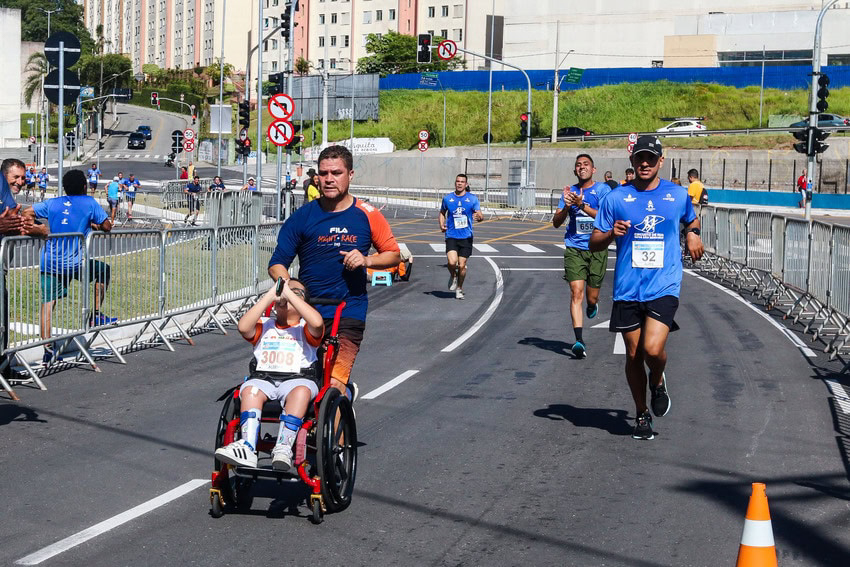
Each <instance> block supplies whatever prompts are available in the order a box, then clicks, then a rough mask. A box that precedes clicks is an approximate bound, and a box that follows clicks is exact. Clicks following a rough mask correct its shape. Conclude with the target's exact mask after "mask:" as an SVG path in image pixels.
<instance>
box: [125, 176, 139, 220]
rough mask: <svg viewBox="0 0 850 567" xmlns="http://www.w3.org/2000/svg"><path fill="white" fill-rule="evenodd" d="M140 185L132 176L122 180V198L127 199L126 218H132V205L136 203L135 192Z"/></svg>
mask: <svg viewBox="0 0 850 567" xmlns="http://www.w3.org/2000/svg"><path fill="white" fill-rule="evenodd" d="M141 186H142V184H141V183H139V180H138V179H136V176H135V175H134V174H132V173H131V174H130V177H128V178H127V179H125V180H124V187H125V189H124V197H126V198H127V218H128V219H131V218H133V203H135V202H136V190H137V189H138V188H139V187H141Z"/></svg>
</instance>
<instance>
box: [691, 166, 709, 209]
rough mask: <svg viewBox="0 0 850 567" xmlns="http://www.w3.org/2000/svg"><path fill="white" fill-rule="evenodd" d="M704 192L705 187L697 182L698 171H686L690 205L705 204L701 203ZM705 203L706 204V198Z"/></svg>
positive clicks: (700, 182)
mask: <svg viewBox="0 0 850 567" xmlns="http://www.w3.org/2000/svg"><path fill="white" fill-rule="evenodd" d="M705 192H706V191H705V186H704V185H703V184H702V181H700V180H699V171H697V170H696V169H691V170H690V171H688V195H689V196H690V197H691V203H693V204H694V205H699V204H705V203H702V201H703V194H704V193H705ZM705 202H706V203H707V202H708V197H707V196H706V199H705Z"/></svg>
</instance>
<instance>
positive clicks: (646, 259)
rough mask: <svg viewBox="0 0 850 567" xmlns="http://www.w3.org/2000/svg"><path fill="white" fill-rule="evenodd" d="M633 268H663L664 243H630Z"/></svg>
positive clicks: (659, 241) (657, 241) (661, 241)
mask: <svg viewBox="0 0 850 567" xmlns="http://www.w3.org/2000/svg"><path fill="white" fill-rule="evenodd" d="M632 267H633V268H663V267H664V241H663V240H654V241H649V242H638V241H632Z"/></svg>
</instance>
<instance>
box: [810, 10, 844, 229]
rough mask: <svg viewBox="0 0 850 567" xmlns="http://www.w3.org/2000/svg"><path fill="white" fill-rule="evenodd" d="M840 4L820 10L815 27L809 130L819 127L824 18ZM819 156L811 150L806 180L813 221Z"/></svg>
mask: <svg viewBox="0 0 850 567" xmlns="http://www.w3.org/2000/svg"><path fill="white" fill-rule="evenodd" d="M836 2H838V0H830V2H829V3H827V4H826V5H825V6H824V7H823V8H821V10H820V14H818V21H817V24H816V25H815V43H814V49H812V94H811V97H810V98H809V102H810V105H809V128H812V129H813V128H816V127H817V125H818V107H817V101H818V95H817V92H818V78H820V74H821V73H820V51H821V31H822V28H823V17H824V16H825V15H826V11H827V10H829V9H830V8H832V6H833V5H834V4H835V3H836ZM816 156H817V154H816V153H815V152H814V150H810V151H809V153H808V158H809V159H808V167H807V170H808V171H807V173H808V179H806V220H807V221H810V220H812V191H813V190H814V186H815V177H814V176H815V163H816Z"/></svg>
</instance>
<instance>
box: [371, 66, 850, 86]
mask: <svg viewBox="0 0 850 567" xmlns="http://www.w3.org/2000/svg"><path fill="white" fill-rule="evenodd" d="M821 71H822V72H824V73H826V74H827V75H829V79H830V88H839V87H843V86H850V66H844V65H832V66H825V67H822V68H821ZM566 72H567V69H565V70H563V71H562V74H561V76H562V77H563V76H564V75H566ZM811 72H812V67H811V65H788V66H767V67H765V68H764V86H765V87H766V88H776V89H787V90H793V89H808V88H809V87H810V85H811V77H810V73H811ZM437 75H438V77H439V80H440V84H441V85H442V87H443V88H444V89H449V90H454V91H486V90H488V88H489V81H490V73H489V71H441V72H439V73H437ZM554 75H555V72H554V70H552V69H542V70H534V71H528V76H529V78H530V79H531V87H532V88H533V89H535V90H551V89H552V83H553V81H554ZM419 79H420V76H419V74H418V73H405V74H400V75H388V76H386V77H383V78H382V79H381V80H380V89H381V90H391V89H419V88H423V87H422V86H421V85H420V84H419ZM644 81H649V82H654V81H671V82H674V83H716V84H719V85H727V86H730V87H748V86H759V85H761V67H683V68H678V69H665V68H663V67H662V68H651V69H646V68H636V67H635V68H628V67H627V68H615V69H585V71H584V73H583V74H582V76H581V82H580V83H579V84H568V83H566V81H561V90H577V89H586V88H588V87H599V86H602V85H618V84H621V83H640V82H644ZM527 85H528V83H527V82H526V80H525V77H524V76H523V75H522V73H521V72H519V71H493V90H495V91H501V90H506V91H515V90H525V89H526V88H527Z"/></svg>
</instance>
